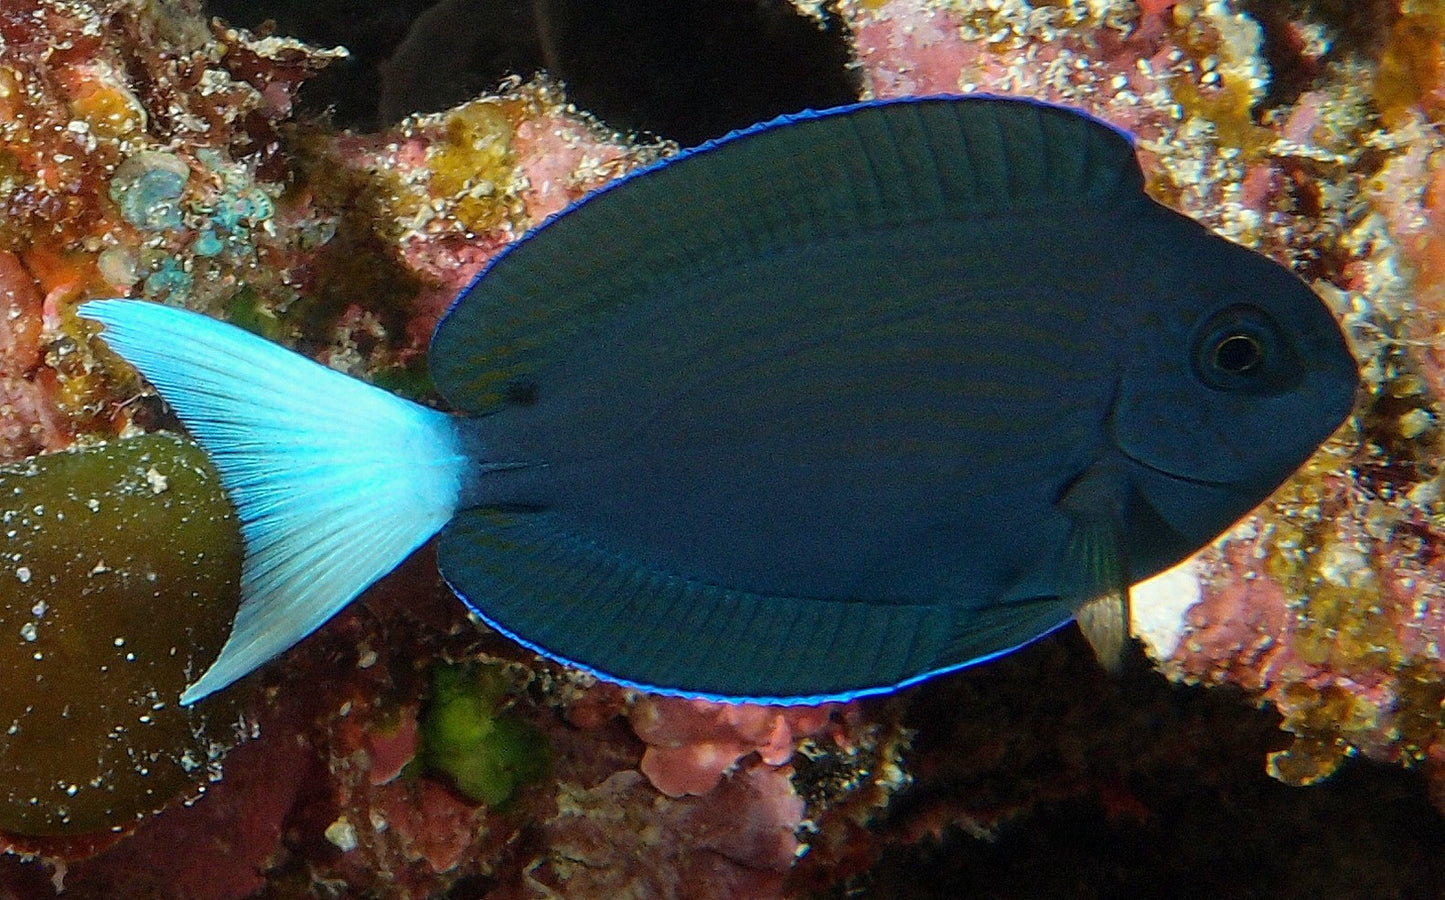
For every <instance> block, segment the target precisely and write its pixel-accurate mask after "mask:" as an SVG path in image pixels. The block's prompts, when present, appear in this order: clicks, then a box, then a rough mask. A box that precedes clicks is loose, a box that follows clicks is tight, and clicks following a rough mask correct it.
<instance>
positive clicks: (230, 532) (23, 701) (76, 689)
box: [0, 434, 241, 836]
mask: <svg viewBox="0 0 1445 900" xmlns="http://www.w3.org/2000/svg"><path fill="white" fill-rule="evenodd" d="M0 523H3V525H0V531H3V534H4V542H3V547H4V550H3V565H0V685H3V689H0V831H6V832H9V833H11V834H21V835H33V836H50V835H69V834H83V833H86V832H92V831H99V830H102V829H122V828H125V827H127V826H129V825H130V824H131V823H133V822H134V821H135V820H136V819H137V818H139V817H141V816H144V815H147V814H149V813H151V812H153V811H156V810H158V809H160V808H161V807H163V806H164V805H165V804H167V803H168V802H170V801H171V800H172V799H174V798H176V797H178V796H180V795H183V794H187V793H195V792H196V791H198V790H199V789H200V788H201V786H202V785H204V783H205V782H206V781H207V780H209V779H210V778H212V777H214V776H215V774H216V772H217V760H218V759H219V757H220V756H221V754H222V753H224V751H225V749H227V748H228V747H229V746H230V744H232V743H234V741H235V736H234V728H235V726H234V725H233V724H232V723H233V722H234V721H235V716H236V710H235V708H234V706H233V704H232V703H231V702H229V701H226V700H224V699H222V700H216V701H211V702H202V703H198V704H196V705H195V706H192V707H182V706H180V705H179V703H178V702H177V699H178V697H179V696H180V692H181V690H182V689H183V688H184V687H185V686H186V685H187V684H188V683H189V682H191V681H193V680H194V679H195V678H196V677H197V676H199V675H200V673H201V672H202V671H203V670H204V669H205V668H206V666H208V665H210V663H211V661H212V660H214V659H215V657H216V656H217V655H218V654H219V652H220V648H221V644H222V643H223V642H224V641H225V638H226V635H227V633H228V631H229V628H230V623H231V620H232V618H233V617H234V615H235V613H236V607H237V605H238V604H239V588H238V584H239V580H240V566H241V540H240V534H239V531H238V526H237V523H236V520H235V517H234V513H233V511H232V508H231V505H230V502H229V501H228V500H227V499H226V496H225V494H224V492H223V491H222V489H221V485H220V479H219V477H218V476H217V474H216V472H215V470H214V469H212V468H211V466H210V464H209V463H208V462H207V461H206V458H205V455H204V454H203V453H202V451H201V449H200V448H199V447H198V446H197V445H195V444H194V443H192V442H190V441H188V440H184V439H182V438H179V437H176V436H174V435H167V434H152V435H146V436H143V437H139V438H133V439H130V440H119V441H112V442H110V443H107V444H102V445H98V446H95V447H89V448H86V449H83V450H76V451H72V452H68V453H58V454H54V455H51V456H41V457H36V458H33V459H29V460H26V461H24V462H22V463H18V464H15V465H11V466H7V467H4V468H0Z"/></svg>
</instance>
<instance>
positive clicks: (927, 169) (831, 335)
mask: <svg viewBox="0 0 1445 900" xmlns="http://www.w3.org/2000/svg"><path fill="white" fill-rule="evenodd" d="M1143 184H1144V182H1143V177H1142V174H1141V171H1140V168H1139V164H1138V161H1137V159H1136V157H1135V153H1134V149H1133V145H1132V143H1131V141H1130V139H1129V138H1128V136H1127V135H1125V134H1123V133H1121V132H1119V131H1117V130H1115V129H1114V128H1112V127H1110V126H1108V125H1106V124H1104V123H1102V122H1100V121H1098V120H1096V119H1093V118H1090V117H1088V116H1086V115H1083V114H1081V113H1079V112H1077V111H1073V110H1069V109H1065V108H1059V107H1054V106H1050V105H1046V104H1043V103H1039V102H1034V101H1028V100H1021V99H1009V98H1003V97H992V96H965V97H930V98H914V99H907V100H900V101H888V102H868V103H860V104H856V105H852V106H846V107H842V108H838V109H831V110H826V111H822V112H807V113H803V114H801V115H795V116H785V117H783V118H780V119H776V120H774V121H771V122H768V123H765V124H762V125H758V126H755V127H753V128H748V129H745V130H743V131H739V132H735V133H733V134H730V135H728V136H726V137H724V138H722V139H720V140H717V141H714V142H711V143H708V144H705V145H703V146H701V147H698V148H697V149H695V150H692V151H689V152H686V153H683V154H680V155H678V156H676V157H673V158H671V159H668V160H665V161H663V162H660V163H657V164H656V165H653V166H651V167H648V168H645V169H642V170H640V171H638V172H636V173H634V174H632V175H631V176H629V177H627V178H624V179H621V180H620V181H618V182H616V183H614V184H611V185H609V186H607V187H605V188H603V189H602V190H599V191H597V192H595V193H593V194H591V195H590V196H588V197H586V198H584V199H583V200H581V201H580V202H578V203H576V204H574V205H573V206H571V207H570V208H569V209H567V210H565V211H563V212H562V213H560V214H559V215H557V216H554V217H552V218H551V219H549V220H548V221H546V222H544V223H543V224H542V225H540V226H539V227H537V228H536V229H535V230H533V231H532V232H531V233H529V234H528V235H527V236H526V237H524V238H523V239H522V240H521V241H519V242H517V243H516V244H515V245H514V246H512V247H510V248H509V249H508V250H507V251H506V252H504V253H502V254H501V255H499V256H498V257H497V258H496V259H495V260H494V261H493V262H492V263H491V265H489V266H488V267H487V268H486V270H485V271H484V272H482V274H481V275H480V276H479V277H478V278H477V279H476V281H475V282H474V283H472V285H471V286H470V287H468V288H467V289H466V290H465V291H464V292H462V294H461V295H460V296H459V297H458V298H457V300H456V302H455V304H454V305H453V306H452V308H451V310H450V311H449V312H448V313H447V315H446V317H445V318H444V319H443V320H442V322H441V324H440V325H439V326H438V328H437V331H436V334H435V336H434V337H433V339H432V344H431V352H430V365H431V373H432V377H433V379H434V381H435V383H436V385H437V388H438V389H439V390H440V392H441V394H442V396H443V397H444V398H445V400H446V402H447V403H448V404H449V405H450V407H451V409H452V410H454V412H452V413H443V412H438V411H435V410H431V409H427V408H424V407H422V406H418V405H416V404H413V403H410V402H408V401H405V400H402V399H400V398H397V397H395V396H392V395H390V394H388V393H386V392H384V391H381V390H379V389H376V388H373V387H370V386H368V385H366V384H364V383H362V382H360V381H357V380H354V379H351V378H348V377H346V376H344V375H341V374H339V373H336V372H333V371H331V370H329V369H326V368H324V367H322V366H319V365H317V364H315V363H313V362H311V361H309V360H307V359H305V358H303V357H300V356H298V355H296V354H293V353H291V352H290V351H287V350H285V349H282V348H281V347H278V346H276V345H274V344H271V343H268V342H266V341H264V340H262V339H261V338H258V337H255V336H253V335H251V334H249V333H247V332H245V331H242V330H240V329H237V328H235V327H232V326H229V325H225V324H222V323H219V322H216V321H213V320H211V319H208V318H205V317H203V316H200V315H197V314H195V313H190V312H185V311H182V310H176V309H169V308H165V307H162V306H159V305H156V304H149V303H144V302H139V301H131V300H103V301H96V302H92V303H87V304H85V305H84V306H83V307H82V308H81V315H83V316H85V317H86V318H89V319H93V320H95V321H97V322H100V323H102V324H103V325H104V327H105V330H104V333H103V337H104V339H105V340H106V342H107V343H109V345H110V346H111V347H112V348H113V349H114V350H115V351H116V352H117V353H119V354H120V355H121V356H123V357H124V358H125V359H127V360H129V361H130V362H131V363H133V364H134V365H135V367H136V368H137V369H139V370H140V372H141V373H142V374H144V375H145V377H146V378H147V379H149V380H150V381H151V383H153V384H154V385H155V387H156V389H157V390H158V391H159V392H160V393H161V395H162V396H163V397H164V398H165V399H166V400H167V401H168V402H169V403H170V404H171V406H172V407H174V409H175V410H176V412H177V413H178V414H179V415H180V417H181V418H182V419H183V420H184V421H185V423H186V425H187V427H188V428H189V429H190V430H191V431H192V432H193V433H194V434H195V436H196V438H197V439H198V440H199V441H200V442H201V443H202V444H203V445H204V446H205V447H206V448H207V451H208V452H209V454H210V455H211V456H212V458H213V459H214V461H215V464H216V466H217V467H218V469H219V470H220V472H221V474H222V478H223V480H224V483H225V485H226V487H227V489H228V491H229V493H230V495H231V497H232V499H233V501H234V502H235V504H236V507H237V509H238V511H239V516H240V519H241V522H242V533H243V537H244V540H245V544H246V558H245V563H244V567H243V578H242V597H243V603H242V606H241V608H240V610H239V612H238V614H237V616H236V621H235V626H234V630H233V632H232V634H231V637H230V640H229V642H228V643H227V644H226V646H225V648H224V650H223V651H222V653H221V655H220V658H219V659H218V660H217V661H216V662H215V664H214V665H213V666H212V667H211V668H210V669H209V670H208V671H207V672H206V673H205V674H204V675H203V676H202V677H201V678H200V679H199V680H198V681H197V682H196V683H195V684H193V685H192V686H191V687H190V688H188V689H187V690H186V692H185V693H184V695H183V696H182V701H183V702H186V703H190V702H193V701H195V700H197V699H198V698H200V697H203V696H205V695H206V694H209V693H210V692H212V691H215V690H218V689H220V688H223V687H225V686H226V685H228V684H230V683H231V682H233V681H235V680H236V679H238V678H240V677H242V676H244V675H246V674H247V673H248V672H250V671H252V670H253V669H255V668H256V667H258V666H260V665H261V664H263V663H265V662H266V661H267V660H270V659H272V658H273V657H275V656H277V655H278V654H280V653H281V652H283V651H284V650H286V649H287V648H289V647H291V646H292V645H293V644H295V643H296V642H297V641H299V640H301V639H302V638H303V637H305V636H306V635H307V634H309V633H311V632H312V631H313V630H314V629H316V628H317V627H318V626H320V625H321V624H322V623H323V622H325V621H326V620H327V619H328V618H329V617H331V616H332V615H333V614H335V613H336V612H337V610H339V609H340V608H341V607H343V606H345V605H346V604H347V603H348V602H349V601H350V600H351V599H352V598H353V597H355V596H356V595H357V594H358V593H360V592H361V591H362V590H363V589H365V588H366V587H367V586H368V585H370V584H371V583H372V582H373V581H375V580H376V579H378V578H380V577H381V576H383V575H385V574H386V573H387V572H388V571H390V570H391V569H392V568H393V567H394V566H396V565H397V564H398V563H399V562H400V561H401V560H402V559H404V558H405V557H406V556H407V555H408V554H410V553H411V552H412V551H413V550H415V549H416V548H417V547H418V546H420V545H421V544H423V543H425V542H426V541H427V540H429V539H430V538H431V537H432V536H433V535H434V534H436V533H437V532H438V531H440V533H441V536H440V540H439V543H438V546H437V564H438V566H439V568H440V569H441V573H442V575H443V576H444V577H445V579H446V581H447V583H448V584H449V585H450V586H451V587H452V589H453V590H454V591H455V592H456V593H457V595H458V596H460V597H461V598H462V600H463V601H464V602H465V603H466V604H467V605H468V606H469V607H471V608H472V609H473V610H475V611H476V613H477V614H478V615H479V616H481V617H482V618H483V619H484V620H485V621H486V622H487V623H488V624H490V625H491V626H493V627H494V628H496V629H497V630H499V631H501V632H503V633H504V634H507V635H509V636H511V637H512V638H514V639H515V640H517V641H519V642H520V643H522V644H525V645H526V646H528V647H530V648H532V649H534V650H536V651H537V652H539V653H541V654H543V655H545V656H548V657H551V658H553V659H556V660H560V661H562V662H565V663H567V664H569V665H573V666H578V667H581V668H583V669H586V670H589V671H592V672H595V673H596V674H597V675H599V676H600V677H602V678H605V679H608V680H611V681H616V682H620V683H622V684H627V685H633V686H637V687H641V688H644V689H647V690H652V691H662V692H667V693H672V694H679V695H685V696H694V697H707V698H718V699H724V700H729V701H758V702H773V703H785V702H786V703H811V702H819V701H823V700H830V699H840V698H851V697H857V696H860V695H865V694H874V693H880V692H884V691H889V690H893V689H896V688H898V687H900V686H902V685H907V684H911V683H914V682H917V681H919V680H921V679H924V678H928V677H930V676H933V675H937V674H939V673H942V672H947V671H950V670H954V669H958V668H960V667H963V666H967V665H970V664H973V663H977V662H980V661H983V660H987V659H990V658H992V657H996V656H998V655H1000V654H1002V653H1006V652H1008V651H1009V650H1011V649H1014V648H1017V647H1018V646H1020V645H1022V644H1025V643H1028V642H1029V641H1032V640H1034V639H1036V638H1038V637H1039V636H1041V635H1043V634H1046V633H1048V632H1050V631H1052V630H1054V629H1056V628H1058V627H1060V626H1061V625H1063V624H1064V623H1066V622H1068V621H1069V620H1070V619H1071V618H1074V617H1078V618H1079V620H1080V621H1081V624H1082V625H1083V626H1084V629H1085V632H1086V634H1087V635H1088V636H1089V637H1090V640H1091V641H1093V642H1094V644H1095V649H1096V651H1098V652H1099V654H1100V656H1101V658H1103V659H1105V660H1106V661H1110V660H1114V659H1117V657H1118V655H1119V653H1120V652H1121V649H1122V647H1123V646H1124V642H1125V641H1126V640H1127V639H1128V630H1127V629H1128V609H1127V606H1126V602H1127V599H1126V598H1127V592H1128V586H1129V585H1130V584H1131V583H1132V582H1133V581H1135V580H1138V579H1142V578H1144V577H1147V576H1149V575H1152V574H1154V573H1156V572H1159V571H1160V570H1162V569H1164V568H1166V567H1168V566H1170V565H1172V564H1174V563H1176V562H1178V561H1179V560H1181V559H1183V558H1184V557H1186V556H1187V555H1189V554H1190V553H1192V552H1193V551H1195V550H1196V549H1198V548H1199V547H1201V546H1202V545H1204V544H1205V543H1207V542H1208V541H1210V540H1211V539H1213V538H1214V537H1215V536H1217V535H1218V534H1219V533H1221V532H1222V531H1223V530H1224V529H1226V528H1227V527H1228V526H1229V525H1230V524H1231V523H1233V522H1234V521H1235V520H1237V519H1238V518H1240V517H1241V516H1243V515H1244V514H1245V513H1247V512H1249V510H1250V509H1251V508H1253V507H1254V506H1255V505H1257V504H1258V503H1259V502H1260V501H1261V500H1263V499H1264V498H1265V496H1266V495H1268V494H1269V493H1270V491H1272V490H1273V489H1274V488H1275V487H1276V486H1277V485H1279V483H1280V482H1281V481H1282V480H1284V479H1285V478H1286V477H1288V476H1289V475H1290V473H1292V472H1293V471H1294V470H1295V469H1296V468H1297V467H1298V466H1299V465H1300V464H1301V463H1302V462H1303V461H1304V460H1305V459H1306V458H1307V457H1309V455H1310V454H1311V453H1312V452H1313V451H1314V450H1315V448H1316V447H1317V446H1318V445H1319V443H1320V442H1321V441H1323V440H1324V439H1325V438H1326V437H1328V436H1329V435H1330V433H1331V432H1333V431H1334V429H1335V428H1336V427H1337V426H1338V425H1339V424H1340V423H1341V421H1342V420H1343V419H1344V418H1345V417H1346V415H1348V413H1349V411H1350V409H1351V406H1352V403H1353V399H1354V394H1355V388H1356V382H1357V377H1358V376H1357V370H1356V365H1355V362H1354V360H1353V359H1352V358H1351V356H1350V353H1349V352H1348V350H1347V348H1346V345H1345V342H1344V340H1343V338H1342V336H1341V334H1340V330H1339V327H1338V326H1337V324H1336V323H1335V321H1334V319H1333V318H1332V316H1331V315H1330V313H1329V311H1328V310H1327V309H1326V307H1325V306H1324V304H1323V303H1321V301H1320V300H1319V299H1318V298H1317V297H1316V296H1315V295H1314V294H1313V293H1312V292H1311V291H1310V290H1309V289H1308V288H1307V287H1306V286H1305V285H1304V284H1303V283H1302V282H1301V281H1300V280H1299V279H1298V278H1296V277H1295V276H1294V275H1293V274H1291V273H1290V272H1289V270H1287V269H1285V268H1283V267H1281V266H1279V265H1277V264H1276V263H1274V262H1272V261H1270V260H1268V259H1266V258H1265V257H1263V256H1261V255H1259V254H1257V253H1254V252H1251V251H1249V250H1247V249H1244V248H1242V247H1239V246H1236V245H1234V244H1231V243H1229V242H1228V241H1225V240H1223V239H1221V238H1219V237H1217V236H1215V235H1213V234H1211V233H1210V232H1209V231H1207V230H1206V229H1205V228H1203V227H1202V226H1200V225H1199V224H1197V223H1195V222H1194V221H1192V220H1190V219H1188V218H1186V217H1184V216H1182V215H1180V214H1178V213H1176V212H1173V211H1171V210H1169V209H1167V208H1165V207H1163V206H1161V205H1160V204H1158V203H1156V202H1154V201H1153V200H1151V199H1149V197H1147V196H1146V195H1145V193H1144V190H1143Z"/></svg>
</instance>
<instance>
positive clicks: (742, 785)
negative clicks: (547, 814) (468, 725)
mask: <svg viewBox="0 0 1445 900" xmlns="http://www.w3.org/2000/svg"><path fill="white" fill-rule="evenodd" d="M790 774H791V773H790V771H789V770H788V769H787V768H781V769H775V768H772V767H769V766H754V767H751V768H747V769H743V770H741V771H739V772H737V773H735V774H734V775H732V776H730V777H728V778H727V779H725V780H723V781H722V782H721V783H720V784H719V785H718V787H717V790H716V791H715V792H714V793H713V794H712V795H710V796H709V797H707V798H688V799H684V800H678V801H675V802H671V803H661V804H660V803H657V802H655V798H656V794H655V793H653V789H652V788H651V787H650V786H649V785H648V784H647V783H646V782H645V781H644V780H643V777H642V775H640V774H639V773H636V772H619V773H617V774H615V775H613V776H612V777H610V778H608V779H607V780H606V781H604V782H603V783H601V784H599V785H598V786H596V787H595V788H591V789H582V790H577V791H573V792H570V793H569V794H568V795H567V796H565V797H564V798H562V800H561V802H562V804H563V808H564V809H565V810H566V813H565V814H564V815H561V816H559V817H557V818H556V819H554V820H552V822H551V823H549V824H548V826H547V838H548V845H549V846H550V848H551V850H550V852H549V855H548V857H547V858H546V860H545V861H544V862H543V864H542V865H541V866H540V867H538V868H536V869H534V870H533V872H532V874H531V876H530V877H529V881H532V882H534V883H535V884H536V887H535V888H533V889H530V890H528V891H526V892H524V893H523V894H522V896H525V897H538V898H540V897H546V896H554V894H552V893H551V892H552V891H560V892H565V893H566V894H567V895H569V896H576V897H624V896H625V897H635V898H639V900H649V898H657V900H663V898H668V897H690V898H696V900H710V898H718V900H723V898H728V900H731V898H758V900H761V898H769V897H777V896H780V894H781V890H782V887H783V880H784V876H785V875H786V874H787V872H788V870H789V869H790V868H791V867H792V865H793V861H794V859H795V858H796V855H797V853H798V851H799V849H800V844H799V842H798V839H797V837H796V835H795V832H796V831H797V829H798V827H799V826H800V825H801V824H802V821H803V801H802V799H801V798H799V797H798V795H797V793H796V792H795V791H794V790H793V787H792V784H791V782H790V781H789V775H790ZM619 817H620V819H619Z"/></svg>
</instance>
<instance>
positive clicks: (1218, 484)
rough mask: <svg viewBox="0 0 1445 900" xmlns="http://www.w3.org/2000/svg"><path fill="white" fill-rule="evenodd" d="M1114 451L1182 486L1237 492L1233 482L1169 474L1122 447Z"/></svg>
mask: <svg viewBox="0 0 1445 900" xmlns="http://www.w3.org/2000/svg"><path fill="white" fill-rule="evenodd" d="M1114 449H1115V451H1117V452H1118V454H1119V455H1120V456H1122V457H1124V458H1125V459H1127V460H1129V462H1131V463H1133V464H1134V465H1136V466H1139V467H1140V468H1143V469H1146V470H1148V471H1150V472H1153V473H1154V474H1155V475H1162V476H1164V477H1165V478H1168V479H1171V480H1173V481H1178V482H1182V483H1184V484H1192V485H1196V486H1198V487H1206V488H1213V489H1214V490H1223V491H1228V492H1230V493H1238V492H1239V487H1238V485H1237V484H1236V483H1235V482H1233V481H1215V480H1213V479H1209V478H1197V477H1195V476H1192V475H1181V474H1179V473H1178V472H1171V471H1169V470H1168V469H1164V468H1160V467H1159V466H1156V465H1154V464H1152V463H1149V462H1146V461H1144V460H1142V459H1140V458H1139V457H1137V456H1135V455H1133V454H1132V453H1130V452H1129V451H1128V450H1125V449H1124V448H1123V447H1120V446H1119V445H1118V444H1117V443H1116V444H1115V445H1114Z"/></svg>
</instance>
